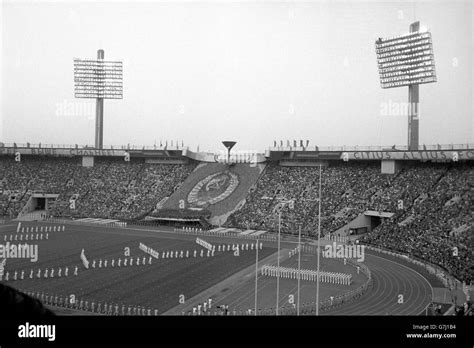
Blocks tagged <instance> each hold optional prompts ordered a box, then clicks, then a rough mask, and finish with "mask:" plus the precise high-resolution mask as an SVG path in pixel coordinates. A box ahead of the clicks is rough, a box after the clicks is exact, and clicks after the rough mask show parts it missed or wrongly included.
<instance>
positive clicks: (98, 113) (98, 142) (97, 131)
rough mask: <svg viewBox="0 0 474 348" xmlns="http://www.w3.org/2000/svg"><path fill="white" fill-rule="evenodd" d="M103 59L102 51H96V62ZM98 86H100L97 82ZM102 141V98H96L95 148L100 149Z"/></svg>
mask: <svg viewBox="0 0 474 348" xmlns="http://www.w3.org/2000/svg"><path fill="white" fill-rule="evenodd" d="M103 59H104V50H98V51H97V60H103ZM99 84H100V85H102V84H101V83H100V82H99ZM103 140H104V98H100V97H99V98H96V102H95V148H96V149H102V146H103Z"/></svg>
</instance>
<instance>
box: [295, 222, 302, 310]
mask: <svg viewBox="0 0 474 348" xmlns="http://www.w3.org/2000/svg"><path fill="white" fill-rule="evenodd" d="M300 279H301V223H300V224H299V231H298V302H297V304H296V306H297V307H296V315H300Z"/></svg>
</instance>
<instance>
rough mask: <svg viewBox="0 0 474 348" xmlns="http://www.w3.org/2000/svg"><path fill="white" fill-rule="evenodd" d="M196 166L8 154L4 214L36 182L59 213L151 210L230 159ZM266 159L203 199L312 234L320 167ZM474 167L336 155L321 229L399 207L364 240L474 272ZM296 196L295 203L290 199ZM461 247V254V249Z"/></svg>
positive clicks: (239, 223)
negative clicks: (383, 168)
mask: <svg viewBox="0 0 474 348" xmlns="http://www.w3.org/2000/svg"><path fill="white" fill-rule="evenodd" d="M195 168H196V166H195V165H193V164H189V165H177V164H166V165H164V164H148V163H145V161H144V160H143V159H136V158H132V159H131V161H130V162H125V161H123V159H111V158H96V160H95V165H94V167H92V168H86V167H82V165H81V163H80V159H79V158H75V157H71V158H68V157H61V158H58V157H47V156H24V158H23V160H22V162H21V163H17V162H15V161H14V160H13V158H12V157H9V156H2V157H0V188H1V193H2V194H0V214H1V215H4V216H11V217H15V216H16V215H18V213H19V211H20V210H21V209H22V207H23V206H24V205H25V203H26V202H27V201H28V198H29V197H30V195H31V194H32V193H33V192H44V193H55V194H59V197H58V199H57V200H56V202H55V203H54V204H53V205H52V206H50V209H49V212H48V213H49V214H50V215H53V216H70V217H102V218H115V219H133V218H137V217H144V216H145V215H147V213H149V212H151V211H152V210H154V208H155V206H156V204H157V203H158V202H160V201H162V200H163V198H165V197H169V196H171V197H170V199H168V200H167V201H165V202H164V204H163V208H164V209H177V207H178V203H179V201H180V200H181V199H184V200H186V201H187V199H188V196H189V193H190V192H191V191H192V190H193V189H194V188H195V187H196V184H197V183H199V182H201V181H202V180H204V179H206V178H207V177H209V176H212V175H214V174H216V173H221V172H223V171H224V172H225V171H226V168H227V167H226V165H224V164H206V165H200V166H198V168H197V169H196V170H194V169H195ZM262 168H263V166H259V167H256V168H251V167H249V166H248V165H235V166H234V167H233V168H232V172H233V173H234V174H235V175H236V176H237V177H238V180H239V184H238V185H237V184H236V187H235V190H234V191H233V193H232V195H230V196H229V199H223V200H222V201H220V202H217V203H216V204H208V205H204V206H203V207H202V208H204V209H208V210H209V211H210V212H211V215H212V216H220V217H222V216H225V218H226V219H227V222H226V226H229V227H240V228H245V229H254V230H257V229H262V230H268V231H272V230H273V231H276V230H277V228H278V212H280V211H281V217H282V232H283V233H296V231H297V225H298V223H303V224H302V232H303V234H304V235H306V236H311V235H313V236H314V235H315V233H316V232H317V226H318V209H317V208H318V189H319V168H318V167H282V166H279V165H278V164H276V163H269V164H267V165H266V167H265V169H264V171H263V172H261V170H262ZM473 174H474V170H473V165H472V163H470V162H464V163H450V164H446V163H430V162H427V163H420V162H416V163H414V162H412V163H411V164H410V165H407V166H405V167H403V169H402V170H401V171H399V172H398V173H397V174H396V175H385V174H381V173H380V163H377V162H375V161H374V162H370V161H368V162H362V161H361V162H355V161H352V162H349V163H344V162H330V165H329V166H327V167H324V168H323V170H322V177H321V182H322V219H321V226H322V233H323V235H324V234H326V233H330V232H334V231H336V230H338V229H339V228H341V227H343V226H345V225H346V224H347V223H348V222H350V221H351V220H353V219H354V218H355V217H357V216H358V215H359V214H361V213H363V212H365V211H367V210H375V211H380V212H382V211H384V212H392V213H394V215H393V216H392V217H391V218H388V219H383V222H382V223H381V224H380V226H378V227H377V228H375V229H374V230H373V231H372V232H370V233H369V234H367V235H365V236H364V237H363V238H362V240H363V241H364V242H365V243H371V244H374V245H378V246H381V247H385V248H390V249H392V250H397V251H401V252H405V253H409V254H410V255H412V256H414V257H418V258H422V259H424V260H428V261H431V262H433V263H436V264H438V265H440V266H441V267H443V268H445V269H446V270H447V271H448V272H450V273H451V274H454V275H456V276H457V277H458V278H460V279H463V280H466V281H468V282H469V281H470V280H471V279H472V271H473V270H472V266H471V264H472V259H473V253H472V250H474V245H473V240H472V234H473V233H472V232H473V216H472V206H473V183H474V182H473V181H474V175H473ZM180 185H181V186H180ZM223 187H224V189H225V185H224V186H223ZM249 192H250V193H249ZM173 193H174V194H173ZM217 194H220V191H219V192H217ZM72 197H76V198H77V199H76V201H75V209H71V208H70V204H69V202H70V199H71V198H72ZM230 198H232V199H230ZM290 200H293V202H294V204H293V205H294V208H293V209H290V204H287V205H286V206H283V204H282V202H284V201H290ZM400 200H402V201H403V206H402V207H401V206H400V205H399V204H398V203H399V201H400ZM244 201H245V204H243V205H241V204H238V203H240V202H244ZM191 207H192V204H191ZM236 209H238V210H236ZM229 212H230V213H232V214H231V215H230V217H229V218H227V215H228V214H230V213H229ZM226 214H227V215H226ZM221 221H225V219H224V220H221ZM454 247H457V248H458V256H455V255H453V250H454Z"/></svg>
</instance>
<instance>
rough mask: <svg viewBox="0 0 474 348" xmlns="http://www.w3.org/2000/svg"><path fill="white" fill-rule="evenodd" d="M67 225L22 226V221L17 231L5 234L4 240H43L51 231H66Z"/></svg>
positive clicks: (47, 237)
mask: <svg viewBox="0 0 474 348" xmlns="http://www.w3.org/2000/svg"><path fill="white" fill-rule="evenodd" d="M65 231H66V226H65V225H57V226H56V225H51V226H26V227H25V226H23V227H22V226H21V222H20V223H18V226H17V229H16V233H12V234H10V235H7V234H5V235H4V236H3V241H4V242H6V241H10V242H11V241H14V240H15V241H23V240H25V241H28V240H31V241H33V240H43V237H44V239H49V232H65Z"/></svg>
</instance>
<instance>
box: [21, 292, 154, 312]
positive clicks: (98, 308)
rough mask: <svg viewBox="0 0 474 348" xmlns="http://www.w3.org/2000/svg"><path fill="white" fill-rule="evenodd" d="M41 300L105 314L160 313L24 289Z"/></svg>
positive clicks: (58, 305)
mask: <svg viewBox="0 0 474 348" xmlns="http://www.w3.org/2000/svg"><path fill="white" fill-rule="evenodd" d="M22 292H24V293H25V294H27V295H29V296H31V297H33V298H36V299H38V300H40V301H41V302H43V303H45V304H47V305H50V306H56V307H61V308H68V309H75V310H80V311H86V312H91V313H97V314H105V315H141V316H143V315H146V316H148V315H158V309H155V308H148V307H144V306H131V305H125V304H121V305H119V304H117V303H107V302H104V303H102V302H100V301H99V302H95V301H89V300H84V299H75V298H74V299H72V298H71V297H70V296H62V295H61V296H58V295H48V294H45V293H43V292H33V291H22Z"/></svg>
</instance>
